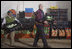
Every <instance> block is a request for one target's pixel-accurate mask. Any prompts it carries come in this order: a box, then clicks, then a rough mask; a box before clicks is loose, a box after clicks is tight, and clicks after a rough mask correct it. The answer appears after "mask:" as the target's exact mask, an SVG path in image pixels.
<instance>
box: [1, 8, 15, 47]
mask: <svg viewBox="0 0 72 49" xmlns="http://www.w3.org/2000/svg"><path fill="white" fill-rule="evenodd" d="M7 14H8V15H7V16H6V17H5V18H4V19H3V22H2V27H3V29H4V40H3V42H5V41H6V40H7V39H6V38H7V35H8V34H10V39H11V40H10V45H11V46H13V45H14V36H15V31H11V32H10V31H9V30H8V28H7V27H6V25H7V24H10V23H11V22H14V21H15V20H16V18H15V17H16V11H15V10H13V9H11V10H9V11H8V12H7ZM7 30H8V31H7Z"/></svg>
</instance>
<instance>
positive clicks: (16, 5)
mask: <svg viewBox="0 0 72 49" xmlns="http://www.w3.org/2000/svg"><path fill="white" fill-rule="evenodd" d="M40 3H41V4H43V6H44V12H46V9H47V8H49V7H50V6H55V5H58V7H59V8H68V16H69V17H68V19H69V20H70V19H71V3H70V2H69V1H67V2H66V1H64V2H63V1H1V17H5V16H6V13H7V11H8V10H9V9H15V10H16V11H17V12H18V11H23V10H25V8H33V9H34V11H37V9H38V5H39V4H40ZM23 7H24V8H23Z"/></svg>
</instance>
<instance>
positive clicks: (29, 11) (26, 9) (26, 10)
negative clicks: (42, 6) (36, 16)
mask: <svg viewBox="0 0 72 49" xmlns="http://www.w3.org/2000/svg"><path fill="white" fill-rule="evenodd" d="M25 12H26V13H32V12H33V8H25Z"/></svg>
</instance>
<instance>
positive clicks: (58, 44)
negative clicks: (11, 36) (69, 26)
mask: <svg viewBox="0 0 72 49" xmlns="http://www.w3.org/2000/svg"><path fill="white" fill-rule="evenodd" d="M33 41H34V39H33V38H29V39H19V40H18V41H16V42H15V43H14V46H13V47H11V46H10V42H9V40H8V39H7V41H6V42H5V43H1V48H37V47H32V45H33ZM47 42H48V45H49V46H50V47H51V48H71V40H66V39H60V40H59V39H47ZM38 48H43V43H42V40H41V39H40V40H39V41H38Z"/></svg>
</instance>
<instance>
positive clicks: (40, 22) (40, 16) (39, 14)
mask: <svg viewBox="0 0 72 49" xmlns="http://www.w3.org/2000/svg"><path fill="white" fill-rule="evenodd" d="M35 15H36V18H35V21H36V26H37V33H36V36H35V39H34V43H33V46H34V47H36V46H37V42H38V40H39V37H40V38H41V39H42V42H43V44H44V45H43V46H44V48H48V44H47V41H46V37H45V33H44V23H45V24H47V23H48V22H47V21H45V19H44V18H45V17H44V12H43V6H42V4H40V5H39V9H38V10H37V11H36V13H35Z"/></svg>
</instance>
